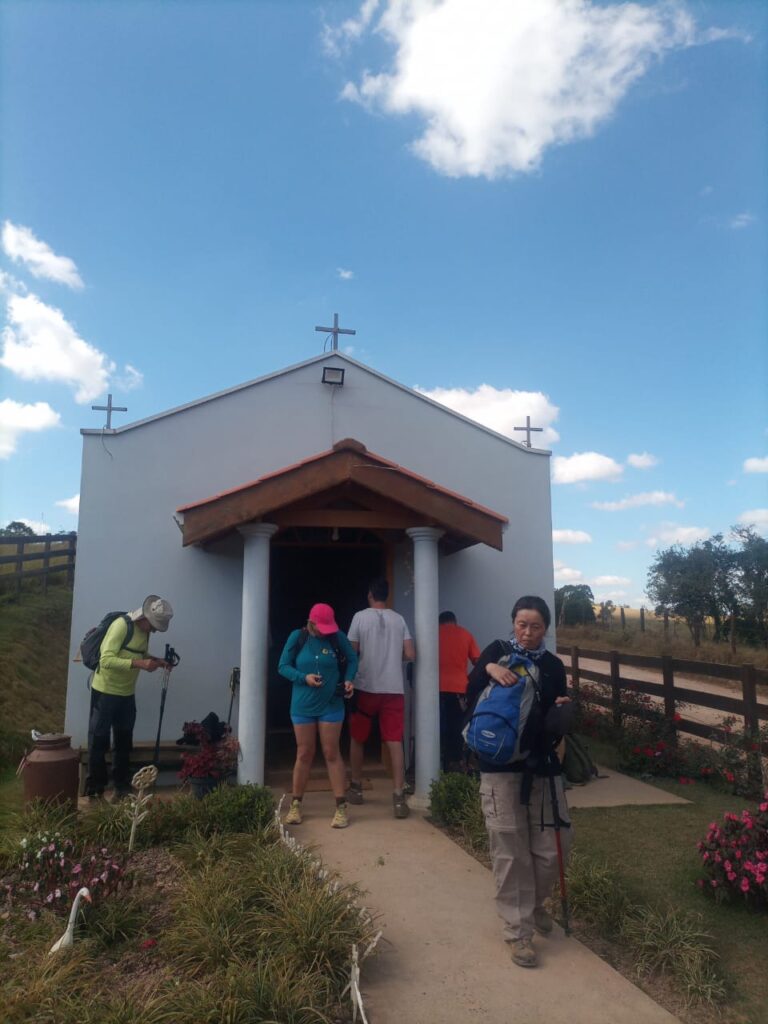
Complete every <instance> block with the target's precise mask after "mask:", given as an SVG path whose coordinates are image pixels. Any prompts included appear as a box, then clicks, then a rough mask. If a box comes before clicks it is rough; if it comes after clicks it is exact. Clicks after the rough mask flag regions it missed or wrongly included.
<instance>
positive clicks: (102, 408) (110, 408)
mask: <svg viewBox="0 0 768 1024" xmlns="http://www.w3.org/2000/svg"><path fill="white" fill-rule="evenodd" d="M91 408H92V409H93V410H94V411H95V412H105V413H106V414H107V425H106V426H105V428H104V429H105V430H111V429H112V413H113V412H128V406H127V405H112V395H111V394H110V395H107V404H106V405H92V406H91Z"/></svg>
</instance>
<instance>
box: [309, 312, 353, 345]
mask: <svg viewBox="0 0 768 1024" xmlns="http://www.w3.org/2000/svg"><path fill="white" fill-rule="evenodd" d="M315 330H316V331H322V332H323V334H332V335H333V344H332V345H331V349H332V350H333V351H334V352H335V351H336V349H338V347H339V335H340V334H357V331H350V330H349V329H348V328H346V327H339V314H338V313H334V314H333V327H316V328H315Z"/></svg>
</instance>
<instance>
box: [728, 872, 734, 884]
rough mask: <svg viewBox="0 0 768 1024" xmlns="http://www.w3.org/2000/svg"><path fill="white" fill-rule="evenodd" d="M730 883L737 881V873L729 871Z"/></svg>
mask: <svg viewBox="0 0 768 1024" xmlns="http://www.w3.org/2000/svg"><path fill="white" fill-rule="evenodd" d="M728 881H729V882H735V881H736V872H735V871H729V872H728Z"/></svg>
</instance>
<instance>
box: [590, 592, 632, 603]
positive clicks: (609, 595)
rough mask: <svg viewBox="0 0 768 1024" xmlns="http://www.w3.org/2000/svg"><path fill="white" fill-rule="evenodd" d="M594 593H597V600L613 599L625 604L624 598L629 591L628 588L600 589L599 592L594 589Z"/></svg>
mask: <svg viewBox="0 0 768 1024" xmlns="http://www.w3.org/2000/svg"><path fill="white" fill-rule="evenodd" d="M592 593H593V594H594V595H595V600H596V601H613V602H614V603H616V602H619V603H620V604H624V603H625V601H624V598H625V597H626V596H627V593H628V592H627V591H626V590H600V591H597V592H596V591H594V590H593V591H592Z"/></svg>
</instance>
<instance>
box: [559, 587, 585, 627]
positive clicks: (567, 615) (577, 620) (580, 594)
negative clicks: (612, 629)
mask: <svg viewBox="0 0 768 1024" xmlns="http://www.w3.org/2000/svg"><path fill="white" fill-rule="evenodd" d="M594 604H595V598H594V595H593V594H592V590H591V589H590V588H589V587H588V586H587V585H586V583H579V584H576V585H573V584H571V583H569V584H567V585H566V586H564V587H558V589H557V590H556V591H555V622H556V623H557V624H558V626H583V625H587V624H588V623H590V622H594V621H595V609H594Z"/></svg>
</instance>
